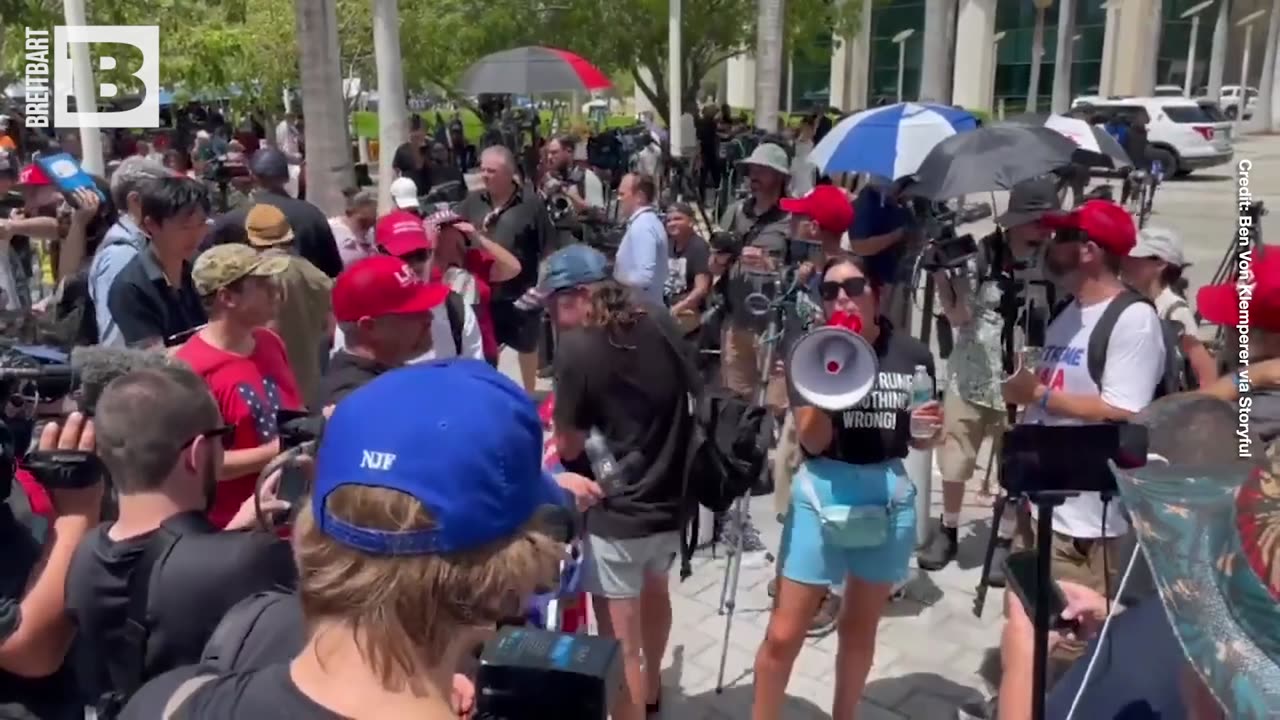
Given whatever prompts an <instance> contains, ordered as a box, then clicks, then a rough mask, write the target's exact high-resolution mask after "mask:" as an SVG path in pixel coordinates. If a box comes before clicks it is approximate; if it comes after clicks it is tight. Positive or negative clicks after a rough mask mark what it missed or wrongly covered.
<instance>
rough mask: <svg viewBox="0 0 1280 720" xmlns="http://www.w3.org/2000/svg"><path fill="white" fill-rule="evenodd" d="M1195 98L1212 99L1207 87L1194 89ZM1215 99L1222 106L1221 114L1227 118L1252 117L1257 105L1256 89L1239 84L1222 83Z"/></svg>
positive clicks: (1243, 118) (1246, 118)
mask: <svg viewBox="0 0 1280 720" xmlns="http://www.w3.org/2000/svg"><path fill="white" fill-rule="evenodd" d="M1196 98H1197V99H1207V100H1212V99H1213V98H1210V97H1209V88H1207V87H1203V88H1200V89H1199V90H1198V91H1196ZM1217 100H1218V106H1219V107H1221V108H1222V114H1223V115H1225V116H1226V118H1227V119H1228V120H1248V119H1249V118H1251V117H1253V111H1254V110H1256V109H1257V107H1258V89H1257V88H1253V87H1241V86H1239V85H1223V86H1222V91H1221V92H1220V93H1219V94H1218V98H1217Z"/></svg>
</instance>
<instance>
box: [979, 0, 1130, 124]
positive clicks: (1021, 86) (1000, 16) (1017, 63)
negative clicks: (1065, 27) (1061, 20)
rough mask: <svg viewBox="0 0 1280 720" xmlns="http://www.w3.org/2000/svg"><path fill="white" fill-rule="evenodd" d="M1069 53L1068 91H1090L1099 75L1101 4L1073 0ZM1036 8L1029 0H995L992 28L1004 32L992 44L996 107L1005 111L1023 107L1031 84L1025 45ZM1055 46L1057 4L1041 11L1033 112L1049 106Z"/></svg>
mask: <svg viewBox="0 0 1280 720" xmlns="http://www.w3.org/2000/svg"><path fill="white" fill-rule="evenodd" d="M1075 10H1076V18H1075V20H1076V31H1075V38H1074V39H1073V41H1072V42H1074V43H1075V48H1074V50H1075V52H1074V53H1073V57H1072V59H1073V63H1072V67H1071V95H1072V97H1075V96H1076V95H1084V94H1092V93H1095V92H1097V90H1098V80H1099V78H1100V77H1102V48H1103V38H1104V37H1105V36H1106V25H1107V11H1106V10H1103V9H1102V3H1100V2H1089V1H1087V0H1076V3H1075ZM1035 25H1036V8H1035V5H1034V4H1032V3H1031V2H1030V1H1029V0H998V2H997V4H996V32H1000V31H1004V33H1005V36H1004V38H1003V39H1002V40H1001V41H1000V45H999V46H998V47H997V48H996V51H997V57H996V85H995V97H996V103H997V105H998V104H999V103H1000V101H1001V100H1003V101H1004V103H1005V111H1006V112H1008V113H1014V112H1022V111H1023V109H1026V103H1027V90H1028V89H1029V87H1030V85H1031V47H1032V44H1033V37H1034V35H1035ZM1057 49H1058V5H1057V3H1054V4H1053V5H1051V6H1050V7H1049V9H1048V10H1046V11H1045V18H1044V55H1043V56H1042V57H1041V61H1040V84H1039V90H1038V91H1037V96H1038V97H1037V99H1038V101H1039V102H1038V107H1037V108H1036V110H1037V111H1039V112H1047V111H1048V110H1049V102H1050V99H1051V98H1052V96H1053V72H1054V65H1055V63H1054V56H1055V55H1056V53H1057Z"/></svg>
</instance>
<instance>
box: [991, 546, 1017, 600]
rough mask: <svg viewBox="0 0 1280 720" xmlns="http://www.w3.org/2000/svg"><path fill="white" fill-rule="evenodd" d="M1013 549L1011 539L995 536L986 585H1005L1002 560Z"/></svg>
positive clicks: (999, 586)
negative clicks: (994, 545)
mask: <svg viewBox="0 0 1280 720" xmlns="http://www.w3.org/2000/svg"><path fill="white" fill-rule="evenodd" d="M1012 550H1013V540H1010V539H1008V538H996V547H995V552H993V553H992V554H991V571H990V572H988V573H987V586H988V587H994V588H1002V587H1004V585H1005V579H1004V562H1005V560H1008V559H1009V552H1010V551H1012Z"/></svg>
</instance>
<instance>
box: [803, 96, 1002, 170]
mask: <svg viewBox="0 0 1280 720" xmlns="http://www.w3.org/2000/svg"><path fill="white" fill-rule="evenodd" d="M976 127H978V119H977V118H975V117H974V116H973V115H972V114H970V113H968V112H966V111H964V110H959V109H957V108H953V107H949V106H946V105H928V104H921V103H910V102H908V103H898V104H897V105H888V106H885V107H879V108H873V109H871V110H864V111H862V112H860V113H855V114H853V115H850V116H849V117H847V118H845V119H844V120H841V121H840V122H839V123H837V124H836V126H835V127H833V128H831V132H829V133H827V135H826V137H824V138H822V142H820V143H818V145H817V146H816V147H815V148H814V149H813V151H812V152H811V153H809V162H811V163H813V164H814V165H815V166H817V168H818V169H819V170H821V171H822V172H823V173H825V174H831V173H838V172H861V173H870V174H872V175H878V176H880V177H882V178H885V179H887V180H897V179H898V178H900V177H903V176H904V175H911V174H913V173H914V172H915V171H916V170H917V169H919V167H920V162H921V161H922V160H924V156H925V155H928V154H929V151H930V150H932V149H933V146H934V145H937V144H938V143H940V142H942V141H943V140H946V139H947V138H949V137H951V136H952V135H955V134H956V133H960V132H964V131H966V130H973V129H974V128H976Z"/></svg>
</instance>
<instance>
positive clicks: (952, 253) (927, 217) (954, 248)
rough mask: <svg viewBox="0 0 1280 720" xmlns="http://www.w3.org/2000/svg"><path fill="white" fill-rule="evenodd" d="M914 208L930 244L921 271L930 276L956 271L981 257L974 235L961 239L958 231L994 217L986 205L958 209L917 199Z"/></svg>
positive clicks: (926, 245) (921, 252)
mask: <svg viewBox="0 0 1280 720" xmlns="http://www.w3.org/2000/svg"><path fill="white" fill-rule="evenodd" d="M913 205H914V207H913V208H912V210H913V212H914V214H915V215H916V217H917V219H918V220H920V221H921V224H922V225H923V227H924V236H925V238H926V243H925V246H924V249H923V250H921V251H920V267H922V268H924V269H925V270H928V271H929V272H936V271H939V270H954V269H957V268H960V267H963V266H964V265H965V263H967V262H969V260H970V259H972V258H973V257H975V256H976V255H977V254H978V241H977V240H976V239H975V238H974V237H973V235H972V234H971V233H966V234H964V235H960V234H958V233H957V232H956V228H958V227H959V226H961V225H965V224H967V223H971V222H976V221H978V220H981V219H983V218H986V217H990V215H991V206H990V205H987V204H986V203H978V204H976V205H969V206H966V207H963V208H960V209H954V208H951V207H948V206H946V205H942V204H938V203H933V202H929V201H925V200H919V199H917V200H916V201H915V202H914V203H913Z"/></svg>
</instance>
